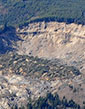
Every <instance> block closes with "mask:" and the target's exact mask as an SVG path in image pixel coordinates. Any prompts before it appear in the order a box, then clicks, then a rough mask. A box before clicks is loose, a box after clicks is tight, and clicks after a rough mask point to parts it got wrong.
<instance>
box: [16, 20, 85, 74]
mask: <svg viewBox="0 0 85 109" xmlns="http://www.w3.org/2000/svg"><path fill="white" fill-rule="evenodd" d="M17 31H18V33H19V34H20V37H21V38H22V39H23V41H18V42H17V46H18V47H17V50H18V53H19V54H26V55H32V56H38V57H40V58H48V59H52V58H59V59H62V60H63V61H64V62H66V63H68V64H70V65H75V66H76V67H78V68H80V69H81V71H82V72H85V25H84V26H82V25H77V24H65V23H58V22H49V23H45V22H39V23H31V24H29V25H28V26H27V27H24V28H23V29H17Z"/></svg>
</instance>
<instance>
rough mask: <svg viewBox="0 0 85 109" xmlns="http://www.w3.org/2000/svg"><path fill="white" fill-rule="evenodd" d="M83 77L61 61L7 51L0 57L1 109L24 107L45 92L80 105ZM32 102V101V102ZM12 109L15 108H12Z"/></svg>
mask: <svg viewBox="0 0 85 109" xmlns="http://www.w3.org/2000/svg"><path fill="white" fill-rule="evenodd" d="M84 82H85V78H84V76H83V75H82V74H81V72H80V71H79V70H78V69H77V68H75V67H73V66H68V65H66V64H63V63H62V62H61V61H60V60H57V59H56V60H44V59H40V58H37V57H35V58H34V57H30V56H27V55H23V56H22V55H18V54H16V53H13V52H10V53H7V54H4V55H1V56H0V108H4V109H11V107H12V106H15V105H17V106H18V107H19V106H26V105H27V103H28V102H29V101H30V100H32V101H33V102H35V101H36V100H37V99H38V98H39V97H40V96H41V97H45V96H46V94H47V93H49V92H51V93H53V94H55V93H56V92H58V93H59V95H60V98H63V96H66V98H67V99H68V100H71V99H73V100H74V101H75V102H76V103H78V104H80V105H81V106H82V105H83V102H84V100H85V96H83V95H84V92H85V84H84ZM33 102H32V103H33ZM14 109H15V108H14Z"/></svg>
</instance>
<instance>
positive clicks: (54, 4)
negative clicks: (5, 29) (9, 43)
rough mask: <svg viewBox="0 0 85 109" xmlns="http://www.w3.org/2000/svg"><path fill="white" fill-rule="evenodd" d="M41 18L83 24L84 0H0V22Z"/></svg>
mask: <svg viewBox="0 0 85 109" xmlns="http://www.w3.org/2000/svg"><path fill="white" fill-rule="evenodd" d="M42 20H45V21H50V20H52V21H54V20H56V21H65V22H67V23H71V22H75V23H82V24H85V0H0V24H4V23H8V25H15V26H19V25H22V24H25V23H26V22H30V21H42Z"/></svg>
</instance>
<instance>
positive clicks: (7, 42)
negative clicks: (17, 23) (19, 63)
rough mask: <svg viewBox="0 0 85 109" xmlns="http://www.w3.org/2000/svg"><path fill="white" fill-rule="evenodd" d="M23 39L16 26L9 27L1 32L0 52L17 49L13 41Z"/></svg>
mask: <svg viewBox="0 0 85 109" xmlns="http://www.w3.org/2000/svg"><path fill="white" fill-rule="evenodd" d="M19 40H22V39H20V38H19V36H18V35H17V32H16V28H15V27H12V26H10V27H7V26H5V27H4V29H3V30H2V31H1V32H0V54H4V53H6V52H9V51H13V50H15V49H14V48H13V43H16V42H17V41H19Z"/></svg>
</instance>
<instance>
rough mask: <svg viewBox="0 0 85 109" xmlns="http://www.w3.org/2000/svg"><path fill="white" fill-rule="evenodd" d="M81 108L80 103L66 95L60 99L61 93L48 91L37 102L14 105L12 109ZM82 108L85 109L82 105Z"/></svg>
mask: <svg viewBox="0 0 85 109" xmlns="http://www.w3.org/2000/svg"><path fill="white" fill-rule="evenodd" d="M25 108H26V109H81V107H80V105H78V104H76V103H75V101H73V100H69V101H67V99H66V98H65V96H64V97H63V98H62V99H60V97H59V95H58V94H57V93H56V94H55V95H52V94H51V93H48V94H47V96H46V97H44V98H43V97H40V98H39V99H38V100H37V101H36V102H34V103H32V102H31V101H30V102H29V103H28V104H27V106H25V107H24V106H22V107H18V106H17V105H16V106H13V107H12V109H25ZM82 109H85V108H84V107H82Z"/></svg>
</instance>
